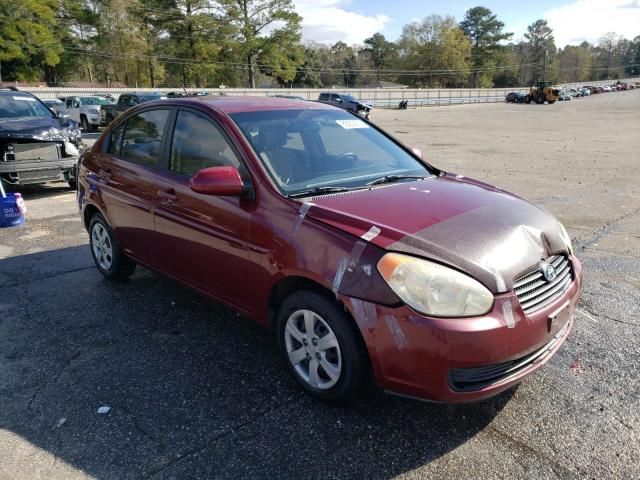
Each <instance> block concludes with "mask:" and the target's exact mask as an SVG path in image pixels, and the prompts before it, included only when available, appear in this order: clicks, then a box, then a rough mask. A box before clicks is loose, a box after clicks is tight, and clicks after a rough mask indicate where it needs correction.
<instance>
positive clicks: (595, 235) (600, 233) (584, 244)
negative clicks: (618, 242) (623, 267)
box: [576, 207, 640, 251]
mask: <svg viewBox="0 0 640 480" xmlns="http://www.w3.org/2000/svg"><path fill="white" fill-rule="evenodd" d="M638 214H640V207H638V208H636V209H634V210H631V211H629V212H627V213H625V214H623V215H621V216H619V217H618V218H615V219H613V220H612V221H610V222H608V223H605V224H604V225H603V226H601V227H600V228H598V229H596V230H594V231H593V232H592V234H591V238H590V239H587V240H583V241H581V242H576V247H577V248H576V250H577V249H580V250H582V251H584V250H586V249H587V248H588V247H590V246H592V245H593V244H594V243H596V242H598V241H599V240H600V239H602V237H604V236H605V235H607V234H608V233H609V230H611V229H612V228H613V227H614V226H615V225H616V224H618V223H620V222H622V221H623V220H626V219H627V218H629V217H633V216H634V215H638Z"/></svg>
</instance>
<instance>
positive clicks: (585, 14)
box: [544, 0, 640, 47]
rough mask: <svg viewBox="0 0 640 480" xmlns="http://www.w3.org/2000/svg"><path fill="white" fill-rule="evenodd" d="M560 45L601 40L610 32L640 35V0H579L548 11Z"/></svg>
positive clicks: (551, 25)
mask: <svg viewBox="0 0 640 480" xmlns="http://www.w3.org/2000/svg"><path fill="white" fill-rule="evenodd" d="M544 18H545V19H546V20H547V21H548V22H549V26H550V27H551V28H553V35H554V37H555V40H556V46H558V47H564V46H565V45H577V44H579V43H581V42H583V41H584V40H587V41H588V42H592V43H593V42H597V41H598V39H599V38H600V37H601V36H602V35H604V34H605V33H607V32H615V33H617V34H620V35H623V36H624V37H626V38H628V39H633V38H634V37H635V36H637V35H640V0H577V1H576V2H574V3H573V4H571V5H565V6H561V7H555V8H553V9H551V10H549V11H547V12H545V13H544Z"/></svg>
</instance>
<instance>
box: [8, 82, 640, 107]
mask: <svg viewBox="0 0 640 480" xmlns="http://www.w3.org/2000/svg"><path fill="white" fill-rule="evenodd" d="M625 81H626V82H637V81H640V79H639V78H633V79H625ZM612 82H613V81H612V80H604V81H592V82H582V83H571V84H563V85H558V86H557V87H561V88H567V89H569V88H578V87H581V86H584V85H595V86H600V85H608V84H611V83H612ZM17 86H18V88H20V85H17ZM21 90H25V91H27V92H31V93H33V94H34V95H36V96H38V97H40V98H58V97H65V96H82V95H91V94H107V93H109V94H111V95H113V96H114V97H118V96H119V95H120V94H122V93H133V92H138V93H143V92H162V93H169V92H180V91H181V88H179V87H176V88H75V87H40V88H39V87H25V88H21ZM187 90H188V91H189V92H195V91H198V92H207V93H208V94H209V95H229V96H258V97H264V96H275V95H292V96H297V97H302V98H304V99H305V100H317V99H318V95H320V93H322V92H327V91H330V90H328V89H326V88H325V89H322V88H320V89H318V88H316V89H313V88H312V89H309V88H290V89H289V88H269V89H262V88H257V89H248V88H222V89H221V88H199V89H195V88H189V89H187ZM332 91H335V92H338V91H339V92H341V93H348V94H351V95H353V96H354V97H356V98H359V99H360V100H363V101H366V102H368V103H371V104H372V105H373V106H374V107H376V108H398V104H399V103H400V102H401V101H403V100H406V101H407V102H408V106H409V107H410V108H412V107H429V106H441V105H460V104H469V103H495V102H503V101H504V97H505V96H506V95H507V93H509V92H522V93H526V92H527V91H528V87H521V88H475V89H474V88H471V89H469V88H446V89H422V88H417V89H416V88H407V89H361V88H344V89H339V90H332Z"/></svg>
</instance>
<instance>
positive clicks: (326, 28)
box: [295, 0, 391, 45]
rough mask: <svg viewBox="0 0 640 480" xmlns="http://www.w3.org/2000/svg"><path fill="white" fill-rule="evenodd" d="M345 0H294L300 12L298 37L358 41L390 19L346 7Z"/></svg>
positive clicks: (318, 40) (313, 39) (380, 29)
mask: <svg viewBox="0 0 640 480" xmlns="http://www.w3.org/2000/svg"><path fill="white" fill-rule="evenodd" d="M348 4H349V1H348V0H295V6H296V11H297V12H298V13H299V14H300V15H302V39H303V40H306V41H315V42H321V43H328V44H334V43H336V42H338V41H343V42H345V43H346V44H347V45H352V44H362V42H363V41H364V40H365V39H366V38H368V37H370V36H371V35H373V34H374V33H376V32H381V31H382V30H383V29H384V27H385V25H387V24H388V23H389V22H390V21H391V19H390V18H389V17H388V16H387V15H384V14H378V15H364V14H362V13H358V12H355V11H351V10H349V9H348Z"/></svg>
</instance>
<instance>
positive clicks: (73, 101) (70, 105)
mask: <svg viewBox="0 0 640 480" xmlns="http://www.w3.org/2000/svg"><path fill="white" fill-rule="evenodd" d="M64 104H65V113H66V114H67V115H69V118H71V119H72V120H75V121H76V122H80V101H79V100H78V98H77V97H67V98H66V99H65V102H64Z"/></svg>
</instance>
